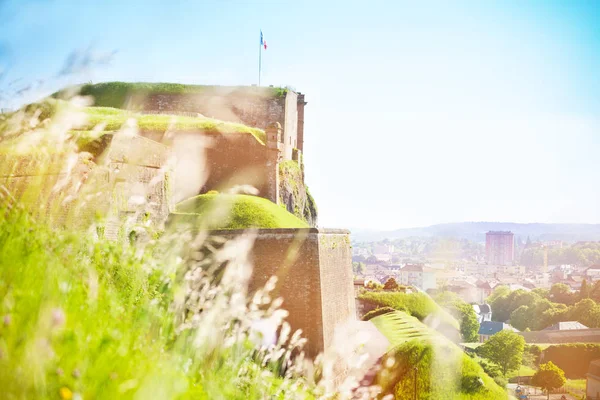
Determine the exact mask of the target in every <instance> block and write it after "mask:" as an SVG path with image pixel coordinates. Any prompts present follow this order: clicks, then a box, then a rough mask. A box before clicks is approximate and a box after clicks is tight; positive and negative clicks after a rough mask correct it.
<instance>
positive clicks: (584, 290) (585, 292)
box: [579, 279, 590, 300]
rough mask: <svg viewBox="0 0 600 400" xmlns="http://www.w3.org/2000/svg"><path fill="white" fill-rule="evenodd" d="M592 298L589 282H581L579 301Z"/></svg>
mask: <svg viewBox="0 0 600 400" xmlns="http://www.w3.org/2000/svg"><path fill="white" fill-rule="evenodd" d="M589 298H590V287H589V285H588V283H587V280H586V279H584V280H583V281H582V282H581V288H580V289H579V299H580V300H583V299H589Z"/></svg>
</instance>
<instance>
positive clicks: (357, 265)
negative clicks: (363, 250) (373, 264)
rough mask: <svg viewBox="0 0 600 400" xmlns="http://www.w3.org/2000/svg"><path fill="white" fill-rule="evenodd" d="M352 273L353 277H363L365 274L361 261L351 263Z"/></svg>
mask: <svg viewBox="0 0 600 400" xmlns="http://www.w3.org/2000/svg"><path fill="white" fill-rule="evenodd" d="M352 272H354V274H355V275H363V274H364V273H365V263H364V262H361V261H353V262H352Z"/></svg>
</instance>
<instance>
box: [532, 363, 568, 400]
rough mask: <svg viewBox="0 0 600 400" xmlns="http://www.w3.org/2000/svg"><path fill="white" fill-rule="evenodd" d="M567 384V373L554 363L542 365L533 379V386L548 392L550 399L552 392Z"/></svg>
mask: <svg viewBox="0 0 600 400" xmlns="http://www.w3.org/2000/svg"><path fill="white" fill-rule="evenodd" d="M566 382H567V380H566V379H565V373H564V372H563V370H562V369H560V368H558V367H557V366H556V365H554V364H553V363H552V361H550V362H547V363H545V364H542V365H540V369H539V370H538V371H537V372H536V373H535V374H534V375H533V377H532V378H531V384H532V385H534V386H539V387H541V388H542V389H544V390H545V391H547V392H548V398H550V391H552V390H555V389H558V388H561V387H562V386H563V385H564V384H565V383H566Z"/></svg>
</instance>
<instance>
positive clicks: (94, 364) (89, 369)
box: [0, 203, 307, 399]
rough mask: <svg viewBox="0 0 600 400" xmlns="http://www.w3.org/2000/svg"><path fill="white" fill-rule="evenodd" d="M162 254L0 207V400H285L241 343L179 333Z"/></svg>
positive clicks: (176, 282) (170, 262) (170, 263)
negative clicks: (53, 226)
mask: <svg viewBox="0 0 600 400" xmlns="http://www.w3.org/2000/svg"><path fill="white" fill-rule="evenodd" d="M164 245H165V246H167V249H165V248H162V247H159V248H156V249H153V250H152V251H148V252H144V254H143V256H142V255H141V254H140V253H139V249H136V248H130V247H127V246H123V245H121V244H120V243H116V242H111V241H108V240H103V239H91V238H86V237H85V236H84V235H81V234H80V233H69V232H65V231H61V230H59V229H49V228H46V227H44V225H43V224H40V223H39V222H36V221H33V220H31V218H30V217H29V216H27V215H26V214H24V213H17V212H15V209H14V208H13V211H8V210H6V209H5V208H2V204H1V203H0V388H2V389H1V393H2V394H1V395H0V398H2V399H78V398H79V399H265V398H281V397H280V393H281V392H280V390H282V389H283V388H282V387H281V385H282V383H283V380H282V378H279V377H276V376H274V375H272V374H269V373H268V372H267V371H266V370H263V369H260V368H258V366H256V364H254V363H253V362H252V361H251V360H252V356H253V355H254V354H255V352H254V351H253V347H252V346H248V343H247V342H246V341H245V340H244V338H243V335H241V336H239V337H240V340H238V341H237V342H236V341H233V342H231V343H228V344H221V340H224V339H223V338H225V337H227V336H228V335H231V333H230V332H228V331H226V330H225V329H224V326H225V325H220V324H219V325H214V326H212V328H210V329H212V330H213V333H212V336H209V335H208V333H209V332H210V329H204V331H203V332H204V333H202V336H200V334H197V333H194V332H196V331H194V330H192V331H190V332H189V333H186V331H182V332H180V333H178V332H177V331H176V329H177V327H178V326H179V325H178V324H177V323H176V321H177V319H176V316H175V311H174V308H175V307H172V306H171V304H173V299H174V297H175V293H176V292H177V290H179V288H180V287H181V286H180V285H181V284H182V282H181V281H180V279H179V278H176V276H175V273H174V272H170V271H173V270H172V268H174V267H176V266H177V265H178V263H177V261H176V260H175V259H173V257H172V256H169V255H168V254H169V252H168V251H166V250H168V249H171V248H172V243H170V242H167V243H165V244H164ZM175 253H176V252H175ZM159 256H160V259H159V258H156V257H159ZM219 301H221V300H219ZM216 303H217V304H219V302H216ZM238 303H239V300H238ZM205 304H209V302H207V303H205ZM210 304H212V306H213V307H217V306H216V305H215V304H214V303H210ZM223 304H226V305H227V307H228V308H226V309H225V311H223V313H226V312H227V310H229V307H230V306H229V302H223ZM233 317H234V314H232V318H233ZM225 318H228V317H225ZM211 321H213V323H214V321H215V320H214V319H212V320H211ZM215 324H216V323H215ZM231 324H233V320H232V322H231ZM202 326H204V327H206V324H204V325H202ZM199 329H202V327H200V328H199ZM236 335H237V334H236ZM199 337H202V338H209V337H210V340H208V339H206V340H203V341H202V343H201V344H202V345H200V344H198V338H199ZM229 337H232V336H229ZM236 337H238V336H236ZM192 339H193V340H192ZM194 343H196V344H194ZM204 343H206V344H204ZM205 345H206V346H207V347H206V349H210V351H209V350H205V347H204V346H205ZM253 371H258V372H253ZM287 390H289V387H287ZM301 392H302V389H301V388H299V390H298V396H299V397H301V398H305V397H307V396H304V395H303V393H301Z"/></svg>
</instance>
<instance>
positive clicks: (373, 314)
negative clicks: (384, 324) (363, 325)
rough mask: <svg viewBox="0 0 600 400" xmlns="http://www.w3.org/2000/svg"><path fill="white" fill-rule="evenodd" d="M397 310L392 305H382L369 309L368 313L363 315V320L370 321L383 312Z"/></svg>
mask: <svg viewBox="0 0 600 400" xmlns="http://www.w3.org/2000/svg"><path fill="white" fill-rule="evenodd" d="M394 311H397V310H396V309H394V308H392V307H380V308H376V309H375V310H372V311H369V312H368V313H366V314H365V315H363V317H362V320H363V321H369V320H370V319H371V318H375V317H378V316H380V315H383V314H387V313H390V312H394Z"/></svg>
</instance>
